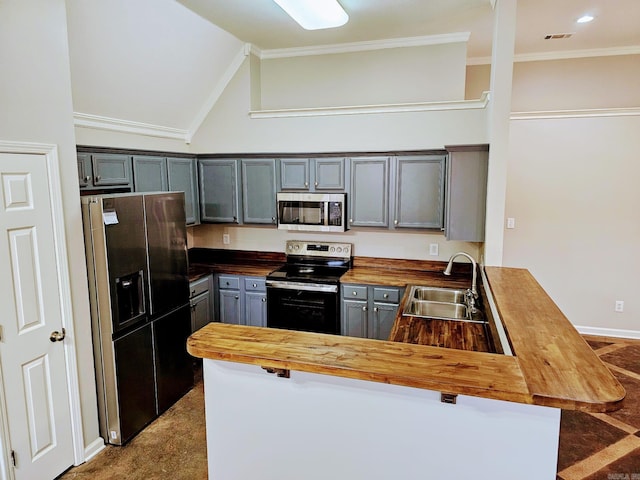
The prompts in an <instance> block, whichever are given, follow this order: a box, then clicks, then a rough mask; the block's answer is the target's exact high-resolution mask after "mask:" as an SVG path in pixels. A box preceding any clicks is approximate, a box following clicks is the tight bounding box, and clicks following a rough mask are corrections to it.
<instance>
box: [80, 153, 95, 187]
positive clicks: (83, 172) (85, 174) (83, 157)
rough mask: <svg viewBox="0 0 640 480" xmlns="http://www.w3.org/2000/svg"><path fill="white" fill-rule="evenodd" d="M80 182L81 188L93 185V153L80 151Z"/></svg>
mask: <svg viewBox="0 0 640 480" xmlns="http://www.w3.org/2000/svg"><path fill="white" fill-rule="evenodd" d="M77 160H78V183H79V184H80V188H87V187H89V186H91V185H92V181H93V170H92V169H91V154H90V153H78V155H77Z"/></svg>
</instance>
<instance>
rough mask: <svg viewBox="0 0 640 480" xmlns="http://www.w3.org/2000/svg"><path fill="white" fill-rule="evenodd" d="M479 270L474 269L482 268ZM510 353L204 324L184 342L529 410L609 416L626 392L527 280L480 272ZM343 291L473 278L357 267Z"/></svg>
mask: <svg viewBox="0 0 640 480" xmlns="http://www.w3.org/2000/svg"><path fill="white" fill-rule="evenodd" d="M478 268H480V267H478ZM484 270H485V275H486V278H487V282H488V285H485V287H488V288H489V289H490V291H491V293H492V296H493V299H494V301H495V306H496V309H497V312H498V314H499V316H500V319H501V321H502V324H503V325H504V327H505V330H506V332H507V335H508V337H509V341H510V344H511V348H512V350H513V353H514V355H513V356H508V355H501V354H494V353H486V352H475V351H466V350H459V349H452V348H441V347H435V346H427V345H416V344H411V343H401V342H392V341H382V340H370V339H362V338H354V337H344V336H338V335H326V334H318V333H308V332H297V331H290V330H279V329H271V328H261V327H247V326H240V325H227V324H221V323H210V324H208V325H207V326H205V327H204V328H202V329H200V330H198V331H197V332H195V333H194V334H193V335H191V337H189V340H188V343H187V350H188V351H189V353H190V354H191V355H193V356H195V357H201V358H206V359H215V360H225V361H231V362H238V363H246V364H252V365H259V366H261V367H265V368H273V369H284V370H297V371H303V372H310V373H319V374H326V375H334V376H339V377H346V378H352V379H360V380H367V381H374V382H383V383H389V384H394V385H402V386H409V387H417V388H424V389H429V390H435V391H440V392H443V393H448V394H462V395H472V396H478V397H483V398H489V399H494V400H505V401H512V402H518V403H524V404H531V405H543V406H548V407H555V408H563V409H569V410H582V411H587V412H609V411H613V410H617V409H619V408H620V407H621V406H622V402H623V399H624V396H625V391H624V388H623V387H622V386H621V385H620V383H619V382H618V381H617V380H616V378H615V377H614V376H613V375H612V374H611V372H610V371H609V370H608V369H607V368H606V366H605V365H604V364H603V363H602V361H601V360H600V359H599V358H598V357H597V355H595V353H594V352H593V351H592V349H591V348H590V347H589V345H588V344H587V343H586V342H585V341H584V339H583V338H582V337H581V336H580V334H579V333H578V332H577V331H576V330H575V328H574V327H573V326H572V325H571V323H570V322H569V321H568V319H567V318H566V317H565V316H564V315H563V314H562V312H561V311H560V310H559V308H558V307H557V306H556V305H555V303H554V302H553V301H552V300H551V298H550V297H549V296H548V295H547V294H546V292H545V291H544V290H543V289H542V287H541V286H540V285H539V284H538V282H537V281H536V280H535V279H534V278H533V276H532V275H531V274H530V273H529V272H528V271H527V270H524V269H514V268H501V267H485V269H484ZM341 282H342V283H368V284H378V285H380V284H382V285H397V286H406V285H411V284H420V285H431V286H449V287H460V286H464V287H465V288H466V287H468V285H469V276H467V275H465V276H464V277H462V276H460V275H457V276H455V275H454V276H453V277H451V280H448V279H447V278H446V277H443V276H442V275H441V274H440V275H438V274H435V273H434V272H431V273H429V272H425V271H422V273H420V272H418V271H417V270H411V271H406V270H403V269H402V268H395V269H389V268H383V266H382V265H381V266H379V267H378V266H376V265H372V266H371V267H364V266H359V265H358V264H357V263H355V264H354V268H353V269H351V270H350V271H349V272H348V273H347V274H345V275H344V276H343V278H342V279H341Z"/></svg>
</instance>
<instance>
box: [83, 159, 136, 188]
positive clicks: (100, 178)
mask: <svg viewBox="0 0 640 480" xmlns="http://www.w3.org/2000/svg"><path fill="white" fill-rule="evenodd" d="M91 162H92V167H93V184H94V186H96V187H98V186H112V185H119V186H132V185H131V184H132V181H131V180H132V179H131V177H132V174H131V157H129V156H128V155H123V154H115V153H95V154H93V155H92V156H91Z"/></svg>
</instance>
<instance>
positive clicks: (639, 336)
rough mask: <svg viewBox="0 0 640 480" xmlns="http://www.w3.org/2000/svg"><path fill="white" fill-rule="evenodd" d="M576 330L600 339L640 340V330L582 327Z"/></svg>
mask: <svg viewBox="0 0 640 480" xmlns="http://www.w3.org/2000/svg"><path fill="white" fill-rule="evenodd" d="M576 329H577V330H578V332H580V333H581V334H582V335H595V336H598V337H616V338H631V339H634V340H640V331H638V330H622V329H617V328H599V327H581V326H576Z"/></svg>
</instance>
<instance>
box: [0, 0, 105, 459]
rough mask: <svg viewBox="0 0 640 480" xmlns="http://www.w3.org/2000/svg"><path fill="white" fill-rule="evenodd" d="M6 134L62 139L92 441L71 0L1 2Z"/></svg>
mask: <svg viewBox="0 0 640 480" xmlns="http://www.w3.org/2000/svg"><path fill="white" fill-rule="evenodd" d="M0 65H2V74H1V75H0V105H1V106H2V107H1V108H0V139H1V140H6V141H22V142H35V143H48V144H56V145H57V146H58V155H59V161H60V178H61V182H62V197H63V204H64V212H63V213H64V220H65V233H66V237H67V251H68V252H69V253H70V257H69V259H68V266H69V274H70V278H71V293H72V300H73V305H72V307H73V316H74V330H75V338H74V339H73V340H74V343H75V345H76V349H77V355H78V368H79V382H80V393H81V407H82V426H83V429H84V436H85V447H86V446H89V445H91V444H92V443H93V442H94V441H96V440H97V439H98V438H99V435H98V418H97V407H96V393H95V380H94V370H93V353H92V347H91V320H90V316H89V315H90V314H89V294H88V290H87V274H86V267H85V257H84V242H83V237H82V218H81V211H80V199H79V196H78V176H77V166H76V165H77V164H76V151H75V138H74V134H73V117H72V115H73V109H72V103H71V79H70V77H69V51H68V44H67V35H66V12H65V2H64V0H11V1H3V2H0Z"/></svg>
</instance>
